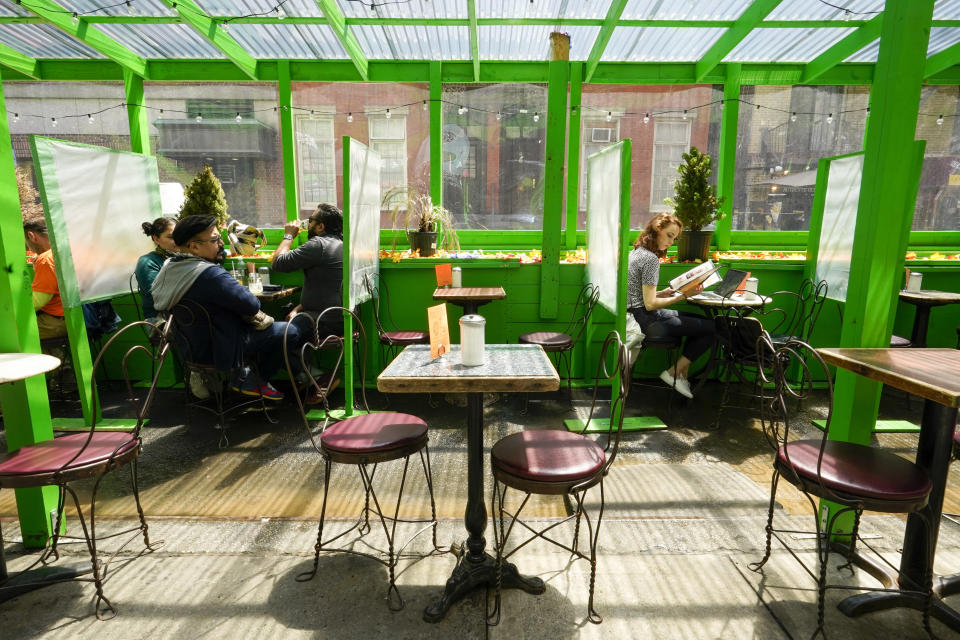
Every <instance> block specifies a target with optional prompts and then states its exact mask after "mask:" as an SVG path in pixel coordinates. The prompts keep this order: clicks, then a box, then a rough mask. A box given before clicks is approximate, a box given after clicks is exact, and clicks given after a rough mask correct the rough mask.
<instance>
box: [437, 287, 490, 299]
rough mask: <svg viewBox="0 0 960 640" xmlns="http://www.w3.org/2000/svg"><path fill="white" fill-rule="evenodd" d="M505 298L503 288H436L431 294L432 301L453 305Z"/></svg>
mask: <svg viewBox="0 0 960 640" xmlns="http://www.w3.org/2000/svg"><path fill="white" fill-rule="evenodd" d="M506 297H507V292H506V291H504V290H503V287H457V288H454V287H437V288H436V289H435V290H434V292H433V299H434V300H443V301H445V302H453V303H456V302H460V301H465V302H466V301H469V302H479V301H490V300H503V299H504V298H506Z"/></svg>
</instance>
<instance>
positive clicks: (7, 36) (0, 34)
mask: <svg viewBox="0 0 960 640" xmlns="http://www.w3.org/2000/svg"><path fill="white" fill-rule="evenodd" d="M0 42H2V43H3V44H5V45H7V46H8V47H10V48H12V49H16V50H17V51H19V52H21V53H23V54H24V55H27V56H30V57H31V58H105V57H106V56H104V55H103V54H101V53H100V52H98V51H96V50H94V49H91V48H90V47H88V46H87V45H85V44H83V43H82V42H80V41H79V40H74V39H73V38H71V37H70V36H68V35H67V34H65V33H64V32H63V31H60V30H59V29H57V28H56V27H51V26H50V25H47V24H0Z"/></svg>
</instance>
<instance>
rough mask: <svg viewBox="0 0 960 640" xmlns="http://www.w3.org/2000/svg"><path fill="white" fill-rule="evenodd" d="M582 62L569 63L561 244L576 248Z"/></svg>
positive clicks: (578, 205) (578, 209) (578, 204)
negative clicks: (568, 102)
mask: <svg viewBox="0 0 960 640" xmlns="http://www.w3.org/2000/svg"><path fill="white" fill-rule="evenodd" d="M582 88H583V63H582V62H572V63H570V124H569V127H568V136H569V137H568V140H567V220H566V233H565V234H564V236H565V241H564V243H563V246H564V247H565V248H567V249H576V248H577V220H578V214H579V211H580V121H581V117H582V114H581V109H580V99H581V93H582Z"/></svg>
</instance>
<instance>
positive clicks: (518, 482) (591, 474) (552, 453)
mask: <svg viewBox="0 0 960 640" xmlns="http://www.w3.org/2000/svg"><path fill="white" fill-rule="evenodd" d="M608 360H613V366H610V367H608V364H607V361H608ZM629 363H630V356H629V353H628V352H627V349H626V347H625V346H624V345H623V342H621V340H620V336H619V335H618V334H617V332H616V331H611V332H610V333H609V334H608V335H607V338H606V340H604V342H603V350H602V352H601V354H600V364H599V366H598V368H597V375H596V380H595V384H594V388H593V401H592V403H591V405H590V414H589V418H588V420H587V423H586V425H585V426H584V429H586V426H588V425H589V423H590V420H591V419H593V417H594V415H595V414H596V412H597V391H598V390H599V388H600V386H601V385H602V384H613V382H614V381H615V380H619V387H618V388H617V389H616V393H615V396H616V398H615V400H613V401H611V404H610V420H611V431H610V433H609V435H608V437H607V444H606V446H600V445H599V444H598V443H597V442H595V441H594V440H592V439H591V438H589V437H587V436H586V435H584V434H583V432H580V433H571V432H569V431H567V430H566V429H563V428H561V429H543V430H530V431H521V432H519V433H514V434H511V435H509V436H506V437H505V438H501V439H500V440H499V441H498V442H497V443H496V444H495V445H493V448H492V449H491V450H490V461H491V466H492V468H493V500H492V504H493V518H492V520H493V537H494V546H495V547H496V553H497V559H496V561H497V585H496V590H495V596H494V605H493V610H492V611H490V612H488V615H487V620H488V623H489V624H490V625H496V624H498V623H499V621H500V599H501V590H502V585H501V580H502V576H503V563H504V562H505V561H506V560H507V559H508V558H509V557H510V556H512V555H513V554H514V553H516V552H517V551H519V550H520V549H522V548H523V547H524V546H526V545H527V543H529V542H532V541H533V540H535V539H537V538H540V539H542V540H545V541H547V542H550V543H553V544H555V545H557V546H558V547H560V548H561V549H565V550H566V551H569V552H570V553H571V556H572V558H580V559H584V560H588V561H589V562H590V587H589V588H590V597H589V600H588V601H587V619H588V620H589V621H590V622H593V623H595V624H599V623H600V622H602V621H603V618H602V617H601V616H600V614H598V613H597V611H596V609H594V606H593V592H594V585H595V584H596V574H597V539H598V537H599V535H600V524H601V521H602V519H603V499H604V493H603V479H604V477H606V475H607V473H608V472H609V470H610V465H612V464H613V461H614V459H615V458H616V457H617V450H618V449H619V446H620V433H621V431H622V428H623V409H624V407H625V406H626V401H627V394H628V392H629V391H630V364H629ZM618 375H619V378H617V376H618ZM611 393H614V390H613V388H612V387H611ZM595 486H599V489H600V506H599V508H598V509H597V514H596V522H594V521H593V520H592V518H591V514H590V512H589V511H588V510H587V508H586V505H585V504H584V497H585V495H586V493H587V490H589V489H590V488H592V487H595ZM507 489H516V490H517V491H520V492H522V493H524V497H523V499H522V501H521V502H520V503H519V505H518V506H517V507H516V508H515V510H514V511H512V512H510V511H508V509H507V506H506V494H507ZM533 494H539V495H561V496H569V497H570V498H571V499H572V500H573V504H574V513H573V514H572V515H570V516H568V517H566V518H564V519H563V520H560V521H559V522H553V523H551V524H549V525H548V526H546V527H544V528H543V529H539V530H538V529H534V528H533V527H532V526H531V525H530V524H528V523H525V522H521V521H520V520H519V517H520V513H521V512H522V511H523V508H524V507H525V506H526V504H527V502H528V501H529V500H530V496H531V495H533ZM504 515H508V516H510V522H509V523H505V522H504ZM570 520H573V521H574V528H573V541H572V543H571V544H570V545H569V546H568V545H567V544H565V543H563V542H560V541H558V540H556V539H554V538H553V537H551V536H550V535H549V534H550V532H551V531H552V530H553V529H556V528H557V527H559V526H561V525H563V524H565V523H567V522H569V521H570ZM581 523H585V524H586V529H587V538H588V541H587V549H585V550H583V549H581V548H580V530H581ZM516 524H519V525H520V526H521V527H523V528H524V529H526V530H528V531H529V532H531V533H532V535H531V536H530V537H529V538H527V539H526V540H524V541H523V542H521V543H520V544H518V545H516V546H515V547H514V548H513V549H511V550H510V551H509V552H508V551H507V550H506V547H507V541H508V540H509V538H510V534H511V532H512V531H513V528H514V525H516Z"/></svg>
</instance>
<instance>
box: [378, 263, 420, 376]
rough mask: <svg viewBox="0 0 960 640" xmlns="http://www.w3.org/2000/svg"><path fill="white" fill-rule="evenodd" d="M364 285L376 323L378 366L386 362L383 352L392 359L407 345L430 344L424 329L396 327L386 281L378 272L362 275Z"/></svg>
mask: <svg viewBox="0 0 960 640" xmlns="http://www.w3.org/2000/svg"><path fill="white" fill-rule="evenodd" d="M363 283H364V286H366V288H367V293H369V294H370V298H371V299H372V300H373V319H374V322H376V325H377V334H378V335H379V336H380V366H381V367H382V366H384V365H385V364H386V362H385V359H384V354H386V356H387V357H388V358H389V359H390V360H392V359H393V358H394V357H395V356H396V354H397V353H399V351H400V350H401V349H403V348H404V347H406V346H407V345H411V344H430V334H429V333H427V332H426V331H411V330H407V329H396V328H395V327H396V326H397V325H396V323H395V322H394V321H393V316H392V315H391V314H390V295H389V292H388V290H387V283H386V282H384V281H383V278H381V277H380V274H378V273H369V274H367V275H366V276H364V279H363Z"/></svg>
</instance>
